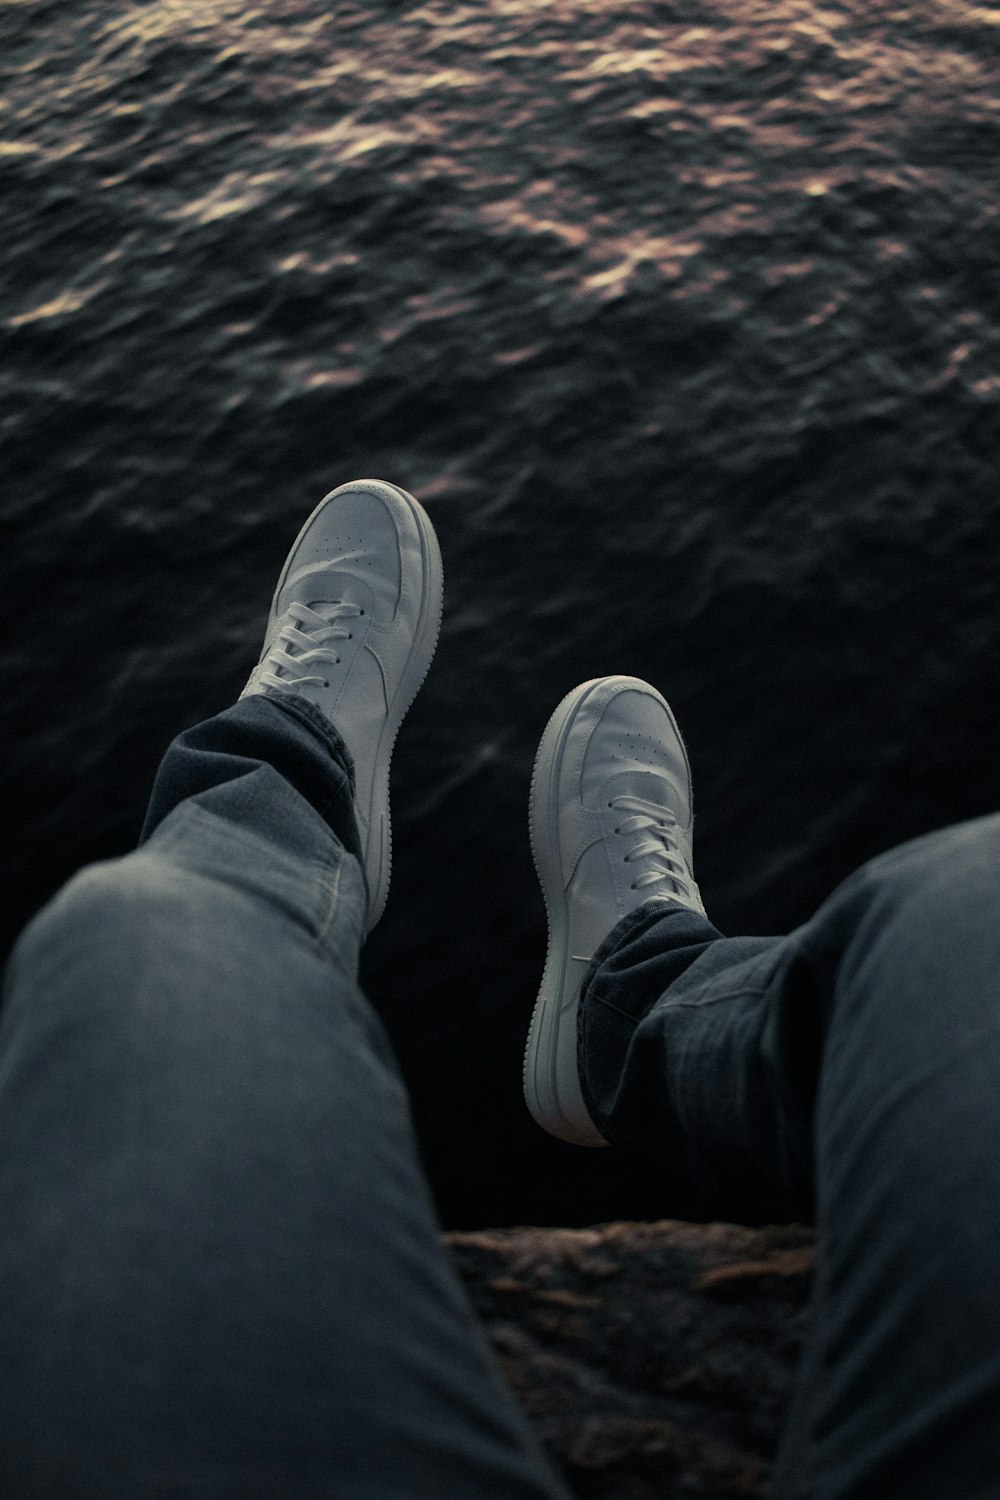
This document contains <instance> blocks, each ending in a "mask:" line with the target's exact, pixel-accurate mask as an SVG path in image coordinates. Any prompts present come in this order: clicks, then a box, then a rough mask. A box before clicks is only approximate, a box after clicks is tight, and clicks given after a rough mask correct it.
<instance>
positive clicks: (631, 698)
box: [524, 677, 705, 1146]
mask: <svg viewBox="0 0 1000 1500" xmlns="http://www.w3.org/2000/svg"><path fill="white" fill-rule="evenodd" d="M692 821H693V819H692V809H691V771H690V767H689V765H688V759H687V753H686V751H685V749H684V745H683V742H682V741H681V737H680V732H679V730H678V728H677V725H676V723H675V722H674V716H673V714H672V713H671V712H670V709H669V707H668V706H667V704H666V702H665V700H664V699H663V698H662V697H661V696H660V694H659V693H658V692H657V691H656V689H655V688H652V687H650V685H649V683H647V682H642V681H641V680H640V679H639V678H637V677H601V678H596V679H594V680H593V681H591V682H584V683H583V684H581V686H580V687H578V688H574V690H573V692H571V693H570V694H569V695H568V696H567V697H565V698H564V699H563V701H562V702H561V703H560V705H559V707H558V708H557V709H556V711H555V713H554V714H553V715H552V717H551V719H550V720H549V722H548V725H547V727H546V730H545V733H544V734H543V736H542V742H541V744H540V746H539V748H538V755H537V757H536V759H535V772H534V777H533V780H532V785H531V845H532V850H533V852H534V856H535V867H536V869H537V871H538V878H539V880H540V881H541V886H542V895H543V896H544V897H545V906H546V911H547V913H548V923H549V947H548V954H547V956H546V960H545V970H544V973H543V975H542V985H541V989H540V990H539V992H538V1000H537V1001H536V1003H535V1010H534V1014H533V1015H532V1018H531V1029H530V1030H529V1032H528V1044H527V1047H526V1049H525V1054H524V1097H525V1100H526V1102H527V1105H528V1108H529V1109H530V1111H531V1113H532V1115H533V1116H534V1117H535V1119H536V1120H537V1121H538V1123H539V1125H541V1126H542V1128H543V1129H544V1130H547V1131H548V1132H549V1134H550V1135H555V1136H558V1137H559V1138H560V1139H561V1140H564V1141H572V1142H573V1143H574V1144H576V1145H579V1146H603V1145H606V1144H607V1143H606V1141H605V1140H604V1137H603V1136H602V1135H601V1134H600V1132H599V1131H598V1129H597V1127H596V1126H595V1124H594V1122H593V1120H592V1119H591V1117H590V1114H589V1113H588V1110H587V1106H586V1104H585V1103H584V1100H583V1094H582V1092H581V1090H580V1078H579V1073H578V1071H577V1061H576V1059H577V1008H578V1001H579V995H580V984H581V981H582V979H583V976H584V974H585V972H586V970H587V966H588V964H589V963H590V960H591V958H592V957H593V954H594V952H595V950H596V949H597V948H598V947H599V946H600V944H601V943H602V942H603V941H604V939H605V938H606V937H607V935H608V933H609V932H610V931H611V928H612V927H613V926H614V925H615V923H616V922H617V921H618V920H619V918H621V917H623V916H624V915H625V914H626V912H629V911H632V910H633V909H634V908H635V907H637V906H640V905H641V904H642V903H643V902H644V901H648V900H650V899H651V898H655V899H659V900H664V901H670V902H675V903H680V904H681V905H683V906H688V907H692V908H693V909H694V910H695V911H700V912H704V910H705V908H704V906H703V905H702V901H701V895H700V893H699V890H698V887H697V886H696V885H695V882H694V875H693V873H692V866H691V827H692Z"/></svg>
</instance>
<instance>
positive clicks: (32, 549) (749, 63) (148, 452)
mask: <svg viewBox="0 0 1000 1500" xmlns="http://www.w3.org/2000/svg"><path fill="white" fill-rule="evenodd" d="M0 66H2V68H3V69H4V71H5V72H6V75H7V77H6V85H5V102H4V113H3V116H2V117H0V194H2V196H0V202H2V205H3V217H2V226H3V229H2V232H3V277H4V293H3V306H2V319H0V336H2V340H3V358H2V361H0V382H2V396H3V403H2V421H3V436H4V448H3V452H4V462H5V478H4V483H3V489H2V491H0V517H2V526H3V553H2V557H3V565H2V589H0V599H2V605H3V610H4V616H5V628H4V632H3V640H2V653H3V654H2V670H3V696H2V702H3V722H4V725H5V733H4V737H3V777H4V791H3V805H4V819H5V823H6V827H7V841H6V856H5V868H6V873H7V876H8V880H9V883H8V889H7V895H6V897H5V900H4V904H3V908H2V913H3V922H4V928H5V931H4V934H3V939H4V945H5V946H7V945H9V943H10V941H11V940H12V938H13V936H14V934H15V933H16V931H17V930H18V928H19V927H20V925H21V924H22V923H23V922H24V921H25V920H26V919H27V918H28V917H29V915H30V914H31V913H32V912H33V911H34V910H35V909H36V908H37V907H38V906H39V905H40V904H41V903H42V902H43V901H44V900H45V899H46V898H47V897H48V896H49V894H50V893H51V892H52V891H53V890H54V889H55V888H56V887H57V886H58V885H59V883H60V882H61V881H62V880H63V879H65V878H66V877H67V876H68V875H69V874H70V873H71V872H72V871H73V870H74V869H76V868H77V867H79V866H80V865H81V864H82V863H85V862H87V861H89V860H91V859H94V858H96V857H100V856H106V855H111V854H115V853H119V852H123V851H124V850H126V849H127V848H129V847H130V845H131V843H132V842H134V839H135V836H136V834H137V831H138V827H139V824H140V821H141V817H142V812H143V808H144V802H145V797H146V794H147V791H148V786H149V782H150V779H151V777H152V774H153V772H154V769H155V767H156V764H157V761H158V758H159V756H160V754H161V753H162V750H163V749H164V747H165V745H166V744H167V742H168V741H169V739H170V738H171V736H172V735H173V734H174V733H176V732H177V731H178V730H180V729H181V728H183V727H185V726H187V725H189V724H191V723H193V722H195V721H196V720H197V719H199V718H201V717H204V716H205V715H207V714H210V713H212V712H214V711H216V710H218V709H219V708H221V707H223V706H224V705H225V704H227V703H228V702H230V701H232V700H233V698H234V697H235V696H236V694H237V693H238V692H239V690H240V688H241V687H242V685H243V682H244V680H245V677H246V674H247V672H248V671H249V668H250V666H251V665H252V664H253V662H254V661H255V660H256V657H257V652H258V648H259V643H260V637H261V634H262V629H263V619H264V613H265V610H266V608H267V605H268V603H269V600H270V594H271V590H272V588H273V584H274V580H275V577H276V575H277V571H278V569H279V567H280V565H281V562H282V561H283V558H284V554H285V551H286V548H287V546H288V544H289V543H290V541H291V540H292V538H293V537H294V535H295V533H296V531H297V530H298V527H299V525H300V523H301V521H302V519H303V518H304V516H305V515H306V514H307V513H308V511H309V509H310V508H311V507H312V505H313V504H314V503H315V501H316V500H317V499H318V498H319V497H320V496H321V495H322V494H323V493H324V492H325V491H326V490H327V489H330V488H332V487H333V486H334V485H336V484H339V483H342V482H343V481H345V480H347V479H351V478H356V477H360V476H363V475H376V476H381V477H384V478H387V479H391V480H394V481H395V482H397V483H399V484H402V485H404V486H405V487H406V488H408V489H410V490H412V491H414V492H415V493H416V494H417V495H419V496H420V498H421V499H422V500H423V501H424V503H425V504H426V505H427V507H428V509H429V511H430V512H431V514H432V516H433V519H434V521H435V523H436V526H437V528H438V531H439V534H440V537H441V542H442V547H443V551H444V556H445V564H446V616H445V628H444V632H443V635H442V639H441V645H440V648H439V652H438V656H437V659H436V662H435V665H434V668H433V669H432V672H431V675H430V677H429V678H428V681H427V684H426V686H425V688H424V691H423V693H422V695H421V697H420V699H419V700H418V703H417V706H416V708H415V709H414V711H413V713H412V715H411V717H410V719H409V720H408V721H407V724H406V726H405V727H404V730H403V733H402V734H401V736H400V739H399V742H398V746H397V753H396V759H395V762H394V770H395V780H394V803H393V810H394V826H395V832H396V840H395V859H394V881H393V889H392V893H391V896H390V904H389V908H388V912H387V915H386V917H385V919H384V921H383V923H382V925H381V927H380V928H379V929H378V931H377V932H376V934H375V935H374V937H373V938H372V941H371V943H370V945H369V948H368V950H367V952H366V956H365V963H364V977H365V981H366V984H367V988H368V990H369V993H370V994H371V995H372V997H373V998H374V999H375V1000H376V1002H377V1003H378V1005H379V1007H380V1009H381V1010H382V1012H383V1014H384V1015H385V1016H386V1018H387V1021H388V1023H389V1026H390V1030H391V1033H392V1036H393V1039H394V1041H395V1043H396V1045H397V1048H398V1050H399V1053H400V1056H401V1058H402V1060H403V1063H404V1067H405V1070H406V1072H407V1075H408V1078H409V1081H410V1084H411V1089H412V1092H413V1097H414V1103H415V1109H416V1114H417V1119H418V1122H419V1126H420V1133H421V1140H422V1144H423V1149H424V1152H425V1156H426V1160H427V1163H428V1167H429V1170H430V1173H431V1177H432V1181H433V1184H434V1187H435V1190H436V1192H437V1194H438V1198H439V1202H440V1204H441V1206H442V1209H443V1212H444V1214H445V1216H446V1218H447V1219H448V1220H449V1221H450V1222H453V1223H455V1222H457V1223H465V1224H469V1223H476V1222H483V1221H492V1222H494V1223H498V1222H503V1221H507V1222H517V1221H528V1220H533V1221H541V1222H559V1221H563V1222H567V1221H573V1220H577V1221H586V1220H588V1219H591V1220H594V1219H600V1218H608V1217H613V1216H617V1215H622V1214H636V1215H643V1214H658V1213H664V1212H666V1213H669V1211H670V1205H669V1203H664V1201H663V1200H662V1199H660V1198H659V1196H658V1194H657V1191H656V1184H655V1181H651V1180H650V1176H649V1172H648V1168H647V1169H645V1171H643V1172H640V1171H639V1170H638V1169H635V1168H632V1167H630V1166H629V1165H628V1164H627V1163H620V1162H617V1161H615V1160H613V1159H612V1157H611V1153H589V1152H580V1151H577V1150H575V1149H574V1148H572V1147H566V1146H562V1145H561V1144H559V1143H557V1142H554V1141H550V1140H549V1139H548V1138H547V1137H545V1136H544V1135H542V1133H541V1132H539V1131H538V1130H537V1129H536V1127H535V1126H534V1125H533V1124H532V1123H531V1122H530V1120H529V1119H528V1117H527V1115H526V1113H525V1112H524V1110H523V1107H522V1105H521V1102H520V1092H519V1066H520V1052H521V1048H522V1045H523V1040H524V1033H525V1030H526V1027H527V1021H528V1016H529V1013H530V1010H531V1006H532V1003H533V1000H534V993H535V988H536V986H537V982H538V978H539V974H540V969H541V963H542V958H543V954H544V936H545V934H544V915H543V908H542V904H541V899H540V896H539V894H538V890H537V887H536V884H535V881H534V875H533V869H532V865H531V860H530V855H529V851H528V842H527V824H526V805H527V793H528V782H529V776H530V770H531V763H532V759H533V756H534V752H535V748H536V746H537V742H538V738H539V736H540V734H541V731H542V728H543V727H544V724H545V721H546V719H547V717H548V715H549V713H550V711H551V709H552V708H553V707H554V705H555V703H556V702H557V701H558V699H559V698H560V697H561V696H562V695H563V694H564V693H565V692H566V691H567V690H568V689H569V688H570V687H572V686H573V685H574V684H575V683H576V682H578V681H580V680H582V679H583V678H586V677H591V676H595V675H599V674H602V673H605V672H617V671H624V672H632V673H637V674H639V675H641V676H645V677H648V678H650V679H651V680H652V681H653V682H655V683H656V684H657V685H658V686H659V687H660V688H661V689H662V690H663V691H664V692H665V693H666V694H667V696H668V697H669V698H670V700H671V702H672V703H673V705H674V707H675V709H676V711H677V714H678V716H679V719H680V722H681V725H682V728H683V729H684V732H685V734H686V737H687V740H688V744H689V749H690V752H691V757H692V761H693V766H694V773H695V790H696V805H697V808H698V838H697V843H696V855H697V860H698V866H697V873H698V877H699V880H700V883H701V885H702V889H703V891H704V893H705V896H706V899H707V903H708V907H709V911H710V913H711V914H712V915H713V917H714V918H715V919H716V921H717V922H718V923H719V925H720V926H721V927H722V928H723V929H724V930H727V931H737V930H742V931H754V932H767V931H781V930H785V929H786V928H787V927H789V926H790V925H792V924H794V923H796V922H798V921H801V920H803V919H804V918H805V917H806V916H808V915H809V913H810V912H811V910H812V909H813V908H814V907H815V905H816V903H817V902H818V901H819V900H821V899H822V898H823V896H824V895H826V894H827V893H828V891H829V890H830V889H831V887H832V886H833V885H834V884H835V883H836V881H837V880H838V879H840V878H841V877H842V876H844V875H846V874H847V873H848V872H849V871H850V869H851V868H852V867H853V866H854V865H855V864H856V863H858V862H859V861H860V860H862V859H864V858H865V857H867V856H869V855H871V854H874V853H876V852H878V851H879V850H881V849H884V848H887V847H889V846H890V845H892V844H893V843H896V842H898V841H899V840H901V839H903V838H906V837H909V836H912V835H916V834H919V833H921V832H924V831H925V830H928V829H931V828H934V827H937V826H939V825H941V824H944V823H947V822H950V821H953V820H955V819H959V818H963V817H968V816H973V815H976V814H979V813H982V812H987V811H992V810H993V809H994V808H995V807H996V806H997V805H998V804H1000V727H998V725H1000V714H998V695H997V675H998V660H1000V655H998V646H1000V608H998V602H997V586H998V579H1000V568H998V543H1000V495H998V484H997V471H998V457H997V455H998V448H1000V358H998V353H1000V269H998V268H1000V170H998V163H1000V10H998V9H996V8H995V7H987V6H973V5H969V4H965V3H963V0H901V3H900V4H898V5H895V6H889V5H873V4H872V3H871V0H836V3H834V0H829V3H824V4H813V3H809V0H770V3H766V4H765V3H753V0H683V3H681V0H678V3H676V4H668V3H654V0H644V3H631V4H630V3H620V4H619V3H605V0H589V3H588V0H578V3H569V0H555V3H551V4H533V3H530V0H477V3H476V4H468V5H460V4H456V5H449V4H435V3H429V4H424V5H407V4H389V3H383V4H382V5H374V6H364V7H360V6H359V7H356V8H355V7H352V6H348V5H339V6H334V7H330V6H329V5H328V4H326V3H325V0H324V3H319V0H270V3H268V4H258V5H254V4H248V3H246V0H199V3H198V4H197V5H195V4H193V3H188V0H155V3H146V4H141V5H130V6H126V7H123V6H121V5H120V4H118V3H111V0H79V3H77V4H75V5H73V6H68V5H65V4H61V3H53V4H45V3H41V0H27V3H17V4H12V3H10V0H8V3H7V4H5V5H3V7H2V8H0Z"/></svg>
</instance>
